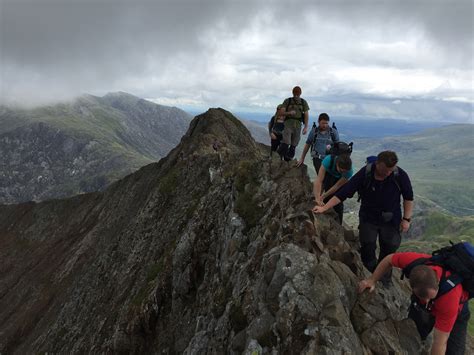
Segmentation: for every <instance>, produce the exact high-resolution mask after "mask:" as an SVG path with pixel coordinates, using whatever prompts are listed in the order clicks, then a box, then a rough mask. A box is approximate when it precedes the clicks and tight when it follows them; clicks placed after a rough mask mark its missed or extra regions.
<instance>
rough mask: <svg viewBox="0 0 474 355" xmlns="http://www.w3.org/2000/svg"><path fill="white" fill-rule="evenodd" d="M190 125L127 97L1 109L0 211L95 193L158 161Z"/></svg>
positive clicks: (181, 115)
mask: <svg viewBox="0 0 474 355" xmlns="http://www.w3.org/2000/svg"><path fill="white" fill-rule="evenodd" d="M190 121H191V117H190V116H189V115H188V114H187V113H185V112H184V111H182V110H179V109H177V108H174V107H166V106H161V105H156V104H154V103H152V102H149V101H146V100H143V99H140V98H138V97H135V96H133V95H130V94H126V93H111V94H107V95H105V96H104V97H95V96H92V95H84V96H82V97H80V98H78V99H76V100H74V101H73V102H70V103H63V104H58V105H55V106H46V107H39V108H35V109H30V110H24V109H9V108H6V107H0V167H1V169H0V203H19V202H25V201H30V200H35V201H40V200H45V199H51V198H60V197H67V196H72V195H76V194H78V193H83V192H92V191H101V190H103V189H104V188H105V187H106V186H108V185H109V184H110V183H111V182H113V181H116V180H117V179H119V178H122V177H124V176H126V175H127V174H130V173H131V172H133V171H135V170H137V169H138V168H140V167H142V166H144V165H146V164H149V163H151V162H153V161H156V160H158V159H160V158H162V157H163V156H165V155H166V154H167V153H168V152H169V151H170V150H171V149H172V148H174V147H175V146H176V144H178V142H179V140H180V139H181V137H182V136H183V134H184V133H185V132H186V129H187V127H188V125H189V122H190Z"/></svg>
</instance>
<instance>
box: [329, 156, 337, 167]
mask: <svg viewBox="0 0 474 355" xmlns="http://www.w3.org/2000/svg"><path fill="white" fill-rule="evenodd" d="M335 163H336V156H335V155H334V154H331V160H330V162H329V170H334V164H335Z"/></svg>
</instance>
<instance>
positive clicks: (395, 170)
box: [392, 166, 402, 191]
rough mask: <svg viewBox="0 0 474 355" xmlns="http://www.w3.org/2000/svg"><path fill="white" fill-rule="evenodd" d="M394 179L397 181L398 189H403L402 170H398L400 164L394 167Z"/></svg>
mask: <svg viewBox="0 0 474 355" xmlns="http://www.w3.org/2000/svg"><path fill="white" fill-rule="evenodd" d="M392 174H393V181H394V182H395V185H397V187H398V191H402V187H401V184H400V172H399V171H398V166H396V167H395V169H393V173H392Z"/></svg>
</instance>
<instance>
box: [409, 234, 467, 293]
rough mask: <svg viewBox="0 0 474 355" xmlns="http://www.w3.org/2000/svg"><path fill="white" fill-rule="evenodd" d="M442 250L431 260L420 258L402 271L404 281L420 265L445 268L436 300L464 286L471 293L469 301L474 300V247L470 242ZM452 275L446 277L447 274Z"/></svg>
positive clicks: (436, 252) (437, 251)
mask: <svg viewBox="0 0 474 355" xmlns="http://www.w3.org/2000/svg"><path fill="white" fill-rule="evenodd" d="M450 243H451V245H450V246H447V247H444V248H441V249H439V250H436V251H434V252H433V254H432V255H433V256H432V257H431V258H419V259H416V260H414V261H413V262H411V263H410V264H408V265H407V266H406V267H405V268H404V269H403V270H402V279H403V278H404V277H405V276H406V277H408V278H409V276H410V272H411V270H413V268H414V267H415V266H418V265H437V266H440V267H442V268H443V275H442V277H441V280H440V284H439V291H438V295H437V296H436V298H438V297H440V296H442V295H444V294H445V293H447V292H449V291H451V290H452V289H453V288H454V287H456V286H457V285H459V284H462V287H463V289H464V290H465V291H467V292H468V293H469V299H471V298H474V246H473V245H472V244H471V243H469V242H461V243H456V244H453V243H452V242H450ZM446 271H450V272H451V275H449V276H448V277H446V275H445V272H446Z"/></svg>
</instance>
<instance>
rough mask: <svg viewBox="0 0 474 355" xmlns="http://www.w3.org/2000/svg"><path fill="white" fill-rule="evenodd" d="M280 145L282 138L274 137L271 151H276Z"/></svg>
mask: <svg viewBox="0 0 474 355" xmlns="http://www.w3.org/2000/svg"><path fill="white" fill-rule="evenodd" d="M279 145H280V140H279V139H272V140H271V151H272V152H276V150H277V149H278V146H279Z"/></svg>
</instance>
